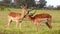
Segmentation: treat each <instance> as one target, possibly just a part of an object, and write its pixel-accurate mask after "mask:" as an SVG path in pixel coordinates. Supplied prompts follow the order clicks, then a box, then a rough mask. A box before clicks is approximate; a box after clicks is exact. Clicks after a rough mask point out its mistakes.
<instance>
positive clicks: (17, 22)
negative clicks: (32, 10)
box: [16, 20, 19, 28]
mask: <svg viewBox="0 0 60 34" xmlns="http://www.w3.org/2000/svg"><path fill="white" fill-rule="evenodd" d="M18 25H19V21H18V20H17V21H16V28H17V27H18Z"/></svg>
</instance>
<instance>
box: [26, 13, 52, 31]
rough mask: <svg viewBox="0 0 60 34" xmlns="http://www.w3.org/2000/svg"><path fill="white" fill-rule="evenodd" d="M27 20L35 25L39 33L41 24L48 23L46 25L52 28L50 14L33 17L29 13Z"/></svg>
mask: <svg viewBox="0 0 60 34" xmlns="http://www.w3.org/2000/svg"><path fill="white" fill-rule="evenodd" d="M25 18H27V19H29V20H30V21H31V22H32V23H34V24H35V25H36V31H38V25H39V23H44V22H45V23H46V25H47V26H48V27H49V28H52V26H51V21H52V16H51V15H50V14H47V13H42V14H36V15H35V16H32V15H31V14H29V12H28V14H27V15H26V16H25ZM43 21H44V22H43Z"/></svg>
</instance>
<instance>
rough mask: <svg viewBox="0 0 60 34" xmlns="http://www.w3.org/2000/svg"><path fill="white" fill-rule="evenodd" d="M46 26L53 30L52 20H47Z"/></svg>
mask: <svg viewBox="0 0 60 34" xmlns="http://www.w3.org/2000/svg"><path fill="white" fill-rule="evenodd" d="M46 25H47V26H48V27H49V28H52V26H51V20H50V19H48V20H47V22H46Z"/></svg>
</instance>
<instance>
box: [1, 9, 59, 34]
mask: <svg viewBox="0 0 60 34" xmlns="http://www.w3.org/2000/svg"><path fill="white" fill-rule="evenodd" d="M11 11H13V12H17V13H20V12H21V10H19V9H12V10H11ZM11 11H7V10H4V11H0V34H60V10H36V14H38V13H48V14H50V15H52V18H53V19H52V29H49V28H48V27H47V26H46V25H45V24H43V25H40V26H39V30H38V33H37V32H36V27H35V25H34V24H33V23H31V22H30V21H28V20H27V19H24V20H23V23H22V28H21V30H20V26H19V27H18V28H16V27H15V22H12V23H11V26H10V28H7V22H8V20H7V15H8V13H9V12H11ZM34 11H35V10H33V11H32V12H34Z"/></svg>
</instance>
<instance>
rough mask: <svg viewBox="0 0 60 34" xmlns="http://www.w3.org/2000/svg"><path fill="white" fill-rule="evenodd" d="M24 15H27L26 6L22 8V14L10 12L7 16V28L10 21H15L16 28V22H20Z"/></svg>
mask: <svg viewBox="0 0 60 34" xmlns="http://www.w3.org/2000/svg"><path fill="white" fill-rule="evenodd" d="M26 13H27V7H26V6H22V12H21V13H15V12H10V13H9V14H8V27H9V26H10V24H11V22H12V21H15V22H16V27H18V24H19V23H18V22H22V20H23V18H24V16H25V15H26ZM20 25H21V24H20Z"/></svg>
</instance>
